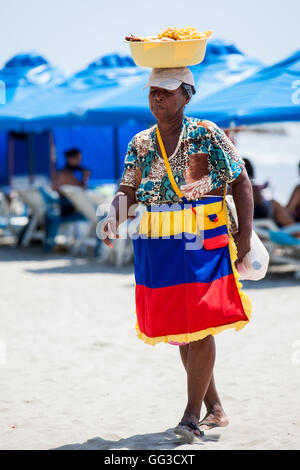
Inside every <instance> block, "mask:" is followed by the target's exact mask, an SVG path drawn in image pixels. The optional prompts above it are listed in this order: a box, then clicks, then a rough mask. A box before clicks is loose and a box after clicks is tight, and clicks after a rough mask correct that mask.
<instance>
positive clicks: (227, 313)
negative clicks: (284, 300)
mask: <svg viewBox="0 0 300 470" xmlns="http://www.w3.org/2000/svg"><path fill="white" fill-rule="evenodd" d="M133 238H134V239H133V246H134V267H135V282H136V285H135V304H136V316H137V324H136V328H137V332H138V337H139V338H140V339H142V340H143V341H145V342H146V343H148V344H152V345H155V344H157V343H159V342H166V343H171V344H186V343H189V342H191V341H197V340H199V339H203V338H205V337H206V336H208V335H215V334H217V333H219V332H221V331H223V330H225V329H228V328H235V329H236V330H239V329H241V328H243V327H244V326H245V325H246V324H247V323H248V322H249V320H250V314H251V304H250V300H249V298H248V296H247V295H246V294H245V293H244V292H242V290H241V288H242V284H241V283H240V282H239V280H238V277H239V275H238V272H237V271H236V268H235V265H234V261H235V260H236V258H237V252H236V247H235V244H234V241H233V238H232V235H231V234H230V230H229V217H228V213H227V208H226V204H225V199H224V198H223V197H216V196H213V197H206V198H203V199H201V200H199V201H193V202H189V203H188V204H176V205H175V204H173V205H167V204H165V205H152V206H148V207H147V208H146V210H145V212H144V213H143V214H142V217H141V221H140V224H139V229H138V233H136V236H135V237H133Z"/></svg>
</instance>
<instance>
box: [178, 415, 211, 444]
mask: <svg viewBox="0 0 300 470" xmlns="http://www.w3.org/2000/svg"><path fill="white" fill-rule="evenodd" d="M187 428H190V430H189V429H187ZM195 431H199V434H195ZM174 432H175V434H177V435H178V436H182V437H184V438H185V440H186V441H187V442H188V443H189V444H192V443H193V442H194V441H195V440H196V439H198V440H201V439H202V438H203V437H204V432H203V431H201V429H200V428H199V426H197V425H196V424H194V423H192V422H191V423H183V422H182V421H181V422H180V423H179V424H178V425H177V426H176V428H175V429H174Z"/></svg>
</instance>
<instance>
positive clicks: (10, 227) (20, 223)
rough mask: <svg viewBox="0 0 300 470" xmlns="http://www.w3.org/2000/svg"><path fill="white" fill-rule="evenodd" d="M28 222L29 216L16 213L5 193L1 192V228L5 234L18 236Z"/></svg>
mask: <svg viewBox="0 0 300 470" xmlns="http://www.w3.org/2000/svg"><path fill="white" fill-rule="evenodd" d="M27 224H28V217H26V216H21V215H16V214H14V213H13V212H12V211H11V209H10V207H9V204H8V202H7V199H6V197H5V194H4V193H3V192H2V191H1V192H0V229H1V232H2V235H3V236H12V237H16V238H18V236H19V234H20V232H21V231H22V230H23V229H24V227H25V226H26V225H27Z"/></svg>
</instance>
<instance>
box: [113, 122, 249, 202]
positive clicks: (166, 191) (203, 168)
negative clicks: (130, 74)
mask: <svg viewBox="0 0 300 470" xmlns="http://www.w3.org/2000/svg"><path fill="white" fill-rule="evenodd" d="M157 145H158V144H157V141H156V126H153V127H151V128H150V129H146V130H144V131H142V132H139V133H138V134H136V135H135V136H134V137H133V139H132V140H131V141H130V142H129V144H128V149H127V153H126V157H125V162H124V171H123V174H122V177H121V184H122V185H127V186H131V187H133V188H135V190H136V198H137V201H138V202H141V203H143V204H146V205H152V204H165V203H174V202H180V199H179V197H178V196H177V194H176V193H175V191H174V190H173V188H172V185H171V183H170V180H169V178H168V175H167V171H166V167H165V164H164V161H163V159H162V158H161V157H160V155H159V153H158V147H157ZM169 163H170V167H171V170H172V173H173V176H174V179H175V181H176V183H177V185H178V187H179V188H180V186H182V185H184V184H188V183H191V182H194V181H201V195H206V194H208V193H210V192H211V191H213V190H215V189H218V188H220V187H222V186H224V184H226V183H232V182H233V181H234V180H235V179H236V178H237V177H238V176H239V175H240V173H241V171H242V169H243V166H244V162H243V160H242V158H241V156H240V154H239V152H238V150H237V148H236V147H235V146H234V145H233V143H232V142H231V140H230V139H229V138H228V137H227V136H226V134H225V132H224V131H223V130H222V129H220V128H219V127H218V126H217V125H216V124H214V123H212V122H210V121H203V120H200V119H196V118H190V117H186V116H185V117H184V119H183V123H182V129H181V134H180V137H179V141H178V145H177V148H176V150H175V151H174V153H173V155H171V156H170V157H169Z"/></svg>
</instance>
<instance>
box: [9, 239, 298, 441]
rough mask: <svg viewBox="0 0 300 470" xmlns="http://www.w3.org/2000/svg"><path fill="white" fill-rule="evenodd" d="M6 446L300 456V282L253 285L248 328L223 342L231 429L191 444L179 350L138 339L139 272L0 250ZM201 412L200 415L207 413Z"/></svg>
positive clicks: (278, 279)
mask: <svg viewBox="0 0 300 470" xmlns="http://www.w3.org/2000/svg"><path fill="white" fill-rule="evenodd" d="M0 260H1V262H0V275H1V295H0V312H1V329H0V374H1V391H0V448H1V449H54V448H58V449H95V450H96V449H173V450H178V449H189V450H190V449H198V450H211V449H299V448H300V400H299V389H300V307H299V305H300V281H299V280H298V281H296V280H294V279H293V278H292V276H287V275H285V276H284V277H282V276H278V275H273V276H272V278H268V279H266V280H264V281H261V282H259V283H247V289H246V291H247V293H248V294H249V296H250V298H251V300H252V303H253V317H252V320H251V323H250V324H249V325H248V326H247V327H246V328H244V330H242V331H240V332H235V331H227V332H224V333H221V334H220V335H218V336H217V337H216V342H217V361H216V368H215V374H216V381H217V385H218V389H219V391H220V395H221V398H222V401H223V404H224V408H225V410H226V412H227V414H228V417H229V419H230V426H229V427H228V428H224V429H215V430H212V431H210V432H207V433H206V436H207V437H206V441H205V442H201V443H196V444H192V445H188V444H183V443H182V441H181V440H180V439H179V438H178V437H176V436H175V435H174V433H173V431H172V429H173V427H174V426H176V424H177V423H178V421H179V419H180V418H181V415H182V412H183V409H184V407H185V400H186V377H185V372H184V369H183V366H182V364H181V362H180V359H179V351H178V348H177V347H175V346H170V345H165V344H160V345H157V346H155V347H152V346H148V345H146V344H144V343H143V342H142V341H140V340H139V339H138V338H137V337H136V332H135V315H134V274H133V267H132V266H129V267H124V268H122V269H116V268H113V267H108V266H106V267H104V266H101V265H99V264H97V263H95V262H90V261H86V260H84V259H78V260H74V259H72V258H71V257H70V256H68V255H51V256H49V257H48V258H47V257H45V256H44V254H43V253H42V252H41V249H40V248H36V249H28V250H18V249H15V248H12V247H1V248H0ZM203 412H204V410H203Z"/></svg>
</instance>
